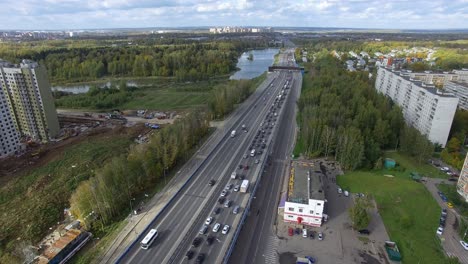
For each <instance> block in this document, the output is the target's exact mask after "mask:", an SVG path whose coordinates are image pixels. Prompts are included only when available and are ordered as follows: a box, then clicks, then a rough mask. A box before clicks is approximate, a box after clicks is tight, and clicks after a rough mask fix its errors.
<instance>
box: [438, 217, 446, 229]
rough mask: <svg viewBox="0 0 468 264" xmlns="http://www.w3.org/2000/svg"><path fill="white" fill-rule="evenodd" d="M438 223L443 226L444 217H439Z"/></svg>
mask: <svg viewBox="0 0 468 264" xmlns="http://www.w3.org/2000/svg"><path fill="white" fill-rule="evenodd" d="M439 225H440V226H443V227H445V218H440V219H439Z"/></svg>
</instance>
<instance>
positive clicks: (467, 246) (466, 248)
mask: <svg viewBox="0 0 468 264" xmlns="http://www.w3.org/2000/svg"><path fill="white" fill-rule="evenodd" d="M460 244H461V245H462V247H463V248H464V249H465V250H468V243H466V242H465V241H463V240H460Z"/></svg>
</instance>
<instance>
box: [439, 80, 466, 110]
mask: <svg viewBox="0 0 468 264" xmlns="http://www.w3.org/2000/svg"><path fill="white" fill-rule="evenodd" d="M444 90H445V91H447V92H449V93H453V95H455V96H456V97H458V99H459V101H458V107H459V108H461V109H463V110H467V111H468V82H457V81H448V82H446V83H445V85H444Z"/></svg>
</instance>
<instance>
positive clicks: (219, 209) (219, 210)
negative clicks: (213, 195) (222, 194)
mask: <svg viewBox="0 0 468 264" xmlns="http://www.w3.org/2000/svg"><path fill="white" fill-rule="evenodd" d="M220 212H221V208H219V207H216V208H215V209H214V210H213V214H215V215H217V214H219V213H220Z"/></svg>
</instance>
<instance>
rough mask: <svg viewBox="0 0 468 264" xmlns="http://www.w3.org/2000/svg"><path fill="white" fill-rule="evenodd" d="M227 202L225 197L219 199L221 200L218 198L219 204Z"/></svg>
mask: <svg viewBox="0 0 468 264" xmlns="http://www.w3.org/2000/svg"><path fill="white" fill-rule="evenodd" d="M225 200H226V198H224V197H219V198H218V203H220V204H223V203H224V201H225Z"/></svg>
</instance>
